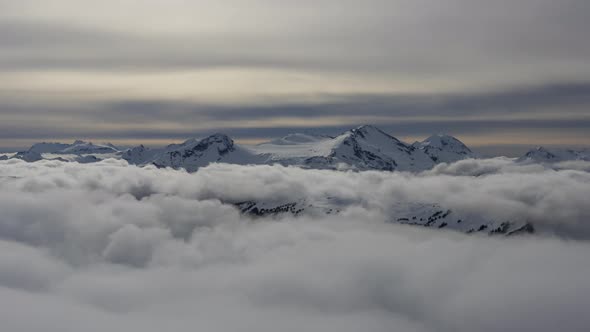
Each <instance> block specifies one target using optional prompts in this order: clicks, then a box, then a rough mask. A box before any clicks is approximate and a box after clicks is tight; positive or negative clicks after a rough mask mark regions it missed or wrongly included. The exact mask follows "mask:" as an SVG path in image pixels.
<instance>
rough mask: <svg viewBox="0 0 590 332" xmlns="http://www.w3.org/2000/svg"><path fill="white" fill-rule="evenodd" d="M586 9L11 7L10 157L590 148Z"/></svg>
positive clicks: (145, 0)
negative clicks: (216, 139)
mask: <svg viewBox="0 0 590 332" xmlns="http://www.w3.org/2000/svg"><path fill="white" fill-rule="evenodd" d="M588 31H590V2H589V1H587V0H561V1H554V0H495V1H490V0H488V1H482V0H444V1H441V0H411V1H410V0H407V1H406V0H363V1H361V0H338V1H331V0H314V1H312V0H300V1H286V0H272V1H271V0H247V1H246V0H243V1H240V0H229V1H214V0H190V1H189V0H167V1H163V0H141V1H140V0H102V1H86V0H85V1H80V0H53V1H39V0H0V45H1V47H0V148H1V149H9V148H22V147H25V146H27V145H29V144H30V143H32V142H35V141H39V140H62V141H67V140H72V139H75V138H84V139H94V140H99V141H103V140H108V141H112V142H114V143H119V144H134V143H137V142H144V143H148V144H163V143H164V142H166V143H167V142H170V141H175V140H180V139H184V138H188V137H194V136H201V135H205V134H207V133H211V132H215V131H223V132H226V133H228V134H230V135H232V136H234V138H236V139H237V140H238V141H240V142H243V143H254V142H258V141H260V140H263V139H265V138H269V137H275V136H280V135H283V134H286V133H288V132H292V131H299V130H303V128H305V129H309V128H312V130H314V131H317V132H326V133H336V132H338V131H341V130H344V129H347V128H350V127H353V126H357V125H360V124H365V123H369V124H377V125H379V126H380V127H382V128H383V129H385V130H386V131H388V132H389V133H391V134H392V135H394V136H397V137H399V138H402V139H406V140H408V141H412V140H414V139H421V138H424V137H426V136H428V135H429V134H432V133H439V132H447V133H450V134H453V135H456V136H457V137H459V138H460V139H462V140H463V141H465V143H467V144H469V145H471V146H478V147H481V148H482V149H484V148H486V146H487V147H488V148H490V146H496V147H497V146H502V145H504V146H506V149H507V150H508V148H509V146H510V147H512V148H514V147H516V146H518V147H528V146H534V145H541V144H542V145H567V146H584V145H586V146H588V145H590V134H588V132H589V129H590V43H589V42H588Z"/></svg>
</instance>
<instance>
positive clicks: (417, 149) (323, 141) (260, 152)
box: [20, 125, 473, 172]
mask: <svg viewBox="0 0 590 332" xmlns="http://www.w3.org/2000/svg"><path fill="white" fill-rule="evenodd" d="M27 152H29V153H30V155H29V156H28V157H26V158H27V159H28V160H31V161H35V160H40V159H39V157H38V156H37V155H36V154H40V155H41V156H42V158H43V157H45V158H53V159H55V158H56V157H61V158H62V159H65V160H69V161H77V162H82V163H87V162H96V161H100V160H101V159H104V158H122V159H124V160H126V161H127V162H128V163H130V164H133V165H140V166H143V165H148V164H152V165H156V166H158V167H172V168H177V169H178V168H184V169H186V170H187V171H189V172H194V171H196V170H197V169H198V168H200V167H204V166H207V165H208V164H210V163H213V162H221V163H233V164H240V165H246V164H281V165H285V166H298V167H303V168H312V169H352V170H383V171H411V172H418V171H423V170H427V169H430V168H432V167H433V166H434V165H435V164H436V163H439V162H452V161H456V160H459V159H465V158H469V157H473V153H472V152H471V150H469V148H467V147H466V146H465V145H464V144H463V143H461V142H460V141H459V140H457V139H455V138H453V137H451V136H442V135H435V136H431V137H429V138H428V139H426V140H425V141H423V142H420V143H415V144H413V145H410V144H406V143H404V142H402V141H400V140H398V139H397V138H395V137H393V136H391V135H389V134H387V133H385V132H383V131H382V130H380V129H378V128H376V127H374V126H369V125H365V126H361V127H358V128H355V129H351V130H348V131H346V132H344V133H342V134H340V135H338V136H336V137H332V136H326V135H311V134H302V133H294V134H290V135H287V136H285V137H282V138H279V139H275V140H273V141H270V142H267V143H263V144H259V145H257V146H252V147H246V146H240V145H238V144H235V143H234V141H233V140H232V139H231V138H230V137H228V136H227V135H224V134H214V135H211V136H209V137H205V138H191V139H189V140H187V141H185V142H184V143H181V144H171V145H169V146H167V147H164V148H155V149H151V148H148V147H145V146H144V145H140V146H137V147H133V148H130V149H128V150H125V151H123V152H122V151H119V149H118V148H116V147H115V146H113V145H112V144H93V143H91V142H84V141H76V142H74V143H73V144H64V143H38V144H35V145H33V146H32V147H31V148H30V149H29V151H27ZM43 154H45V155H46V156H43ZM56 155H57V156H56ZM68 155H69V156H68ZM91 155H93V156H94V155H96V156H95V158H91V157H88V156H91ZM75 156H86V158H79V157H75ZM20 158H21V159H22V158H24V157H23V156H21V157H20Z"/></svg>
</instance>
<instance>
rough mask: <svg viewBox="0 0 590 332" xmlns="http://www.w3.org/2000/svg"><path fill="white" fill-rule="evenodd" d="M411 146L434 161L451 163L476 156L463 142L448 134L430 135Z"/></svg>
mask: <svg viewBox="0 0 590 332" xmlns="http://www.w3.org/2000/svg"><path fill="white" fill-rule="evenodd" d="M413 146H414V147H415V148H417V149H419V150H422V151H424V153H426V154H427V155H428V156H429V157H430V159H432V160H433V161H434V162H435V163H453V162H456V161H459V160H463V159H469V158H475V157H476V156H475V153H473V151H471V150H470V149H469V148H468V147H467V146H466V145H465V144H463V142H461V141H459V140H458V139H456V138H455V137H453V136H449V135H442V134H438V135H432V136H430V137H428V138H427V139H425V140H424V141H422V142H416V143H414V144H413Z"/></svg>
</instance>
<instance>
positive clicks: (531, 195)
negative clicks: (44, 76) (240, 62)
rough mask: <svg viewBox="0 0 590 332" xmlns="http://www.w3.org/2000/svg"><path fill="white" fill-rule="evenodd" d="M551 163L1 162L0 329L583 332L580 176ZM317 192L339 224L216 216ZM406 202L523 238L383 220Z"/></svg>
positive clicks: (587, 245) (588, 211)
mask: <svg viewBox="0 0 590 332" xmlns="http://www.w3.org/2000/svg"><path fill="white" fill-rule="evenodd" d="M556 169H557V170H555V169H551V168H548V167H541V166H531V165H516V164H514V163H513V162H512V161H511V160H508V159H493V160H467V161H462V162H460V163H456V164H452V165H441V166H439V167H438V168H436V169H434V170H432V171H430V172H424V173H421V174H406V173H386V172H361V173H354V172H334V171H315V170H302V169H298V168H285V167H280V166H235V165H212V166H210V167H207V168H204V169H201V170H199V171H198V172H196V173H194V174H189V173H186V172H183V171H174V170H170V169H156V168H151V167H147V168H138V167H135V166H129V165H127V164H125V163H124V162H122V161H118V160H105V161H102V162H99V163H96V164H86V165H83V164H78V163H62V162H59V161H40V162H36V163H25V162H22V161H19V160H9V161H2V162H0V211H1V213H0V249H1V250H0V306H1V307H2V308H5V309H4V310H2V311H1V312H0V320H1V321H2V322H3V327H4V328H6V329H7V330H22V331H47V330H49V331H52V330H55V331H79V330H81V329H83V330H90V331H95V330H96V331H104V330H121V329H125V330H129V331H159V330H162V329H167V330H172V331H177V330H185V329H186V328H187V327H190V328H198V329H203V330H208V331H235V330H258V331H275V330H277V329H281V330H286V331H295V330H301V329H305V330H312V331H358V330H361V329H363V330H367V331H391V330H402V331H506V330H508V331H521V330H535V331H554V330H556V329H558V328H560V329H566V330H568V331H583V330H585V328H586V327H587V326H588V324H590V320H589V318H588V316H587V315H584V312H583V308H587V307H588V306H589V305H590V287H589V286H590V282H589V281H588V278H587V276H588V274H589V273H590V255H589V253H590V242H587V241H585V240H584V239H585V238H587V237H588V235H590V231H589V230H590V227H588V225H587V220H590V219H589V218H588V217H589V216H590V208H589V207H587V204H586V202H585V197H589V196H588V195H589V194H590V186H589V184H590V174H588V173H586V172H584V171H580V170H579V169H584V167H583V166H580V164H579V163H576V164H575V165H573V166H572V165H569V164H561V165H560V166H559V167H556ZM474 175H475V176H474ZM327 196H329V197H331V199H332V200H333V201H335V202H337V204H339V205H340V206H341V207H342V212H341V213H340V214H337V215H324V214H318V213H308V214H303V215H300V216H298V217H294V216H291V215H286V216H281V217H271V218H259V219H251V218H249V217H247V216H242V215H240V214H239V213H238V211H237V209H236V208H234V207H233V206H232V204H231V203H235V202H239V201H244V200H263V201H270V202H282V201H285V200H288V199H300V198H303V199H306V200H308V201H315V200H317V201H320V200H322V199H324V200H325V198H326V197H327ZM413 201H423V202H437V203H439V204H442V205H444V206H449V207H451V208H453V209H461V210H463V211H470V212H471V213H479V214H486V215H489V216H490V217H493V218H501V217H510V218H515V217H520V218H525V219H527V220H530V221H531V222H534V223H535V226H537V227H538V228H539V229H540V230H541V233H540V234H538V235H536V236H530V237H515V238H512V237H509V238H505V237H484V236H468V235H464V234H460V233H455V232H447V231H442V230H436V231H435V230H428V229H424V228H419V227H411V226H403V225H395V224H391V223H386V222H385V221H387V220H391V216H390V215H389V214H390V213H394V212H395V209H393V208H392V206H393V205H395V204H404V203H407V202H413ZM555 235H557V236H555ZM564 237H566V238H567V237H569V238H571V237H578V238H580V240H576V241H572V240H565V239H563V238H564ZM64 312H67V313H68V315H67V317H65V318H64ZM32 313H34V315H35V319H31V314H32Z"/></svg>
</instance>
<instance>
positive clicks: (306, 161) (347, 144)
mask: <svg viewBox="0 0 590 332" xmlns="http://www.w3.org/2000/svg"><path fill="white" fill-rule="evenodd" d="M294 137H295V138H296V139H293V138H294ZM254 149H255V150H256V151H257V152H258V153H259V154H261V155H267V156H269V158H268V160H267V163H279V164H283V165H297V166H302V167H308V168H321V169H337V168H340V167H341V166H344V167H348V168H353V169H357V170H387V171H393V170H399V171H420V170H426V169H429V168H432V166H434V162H433V161H432V160H431V159H430V158H429V157H428V156H427V155H426V154H424V153H423V152H422V151H419V150H418V149H416V148H415V147H413V146H411V145H408V144H406V143H403V142H401V141H400V140H398V139H397V138H395V137H393V136H390V135H388V134H386V133H385V132H383V131H382V130H380V129H378V128H376V127H374V126H368V125H366V126H361V127H358V128H355V129H352V130H349V131H347V132H345V133H343V134H341V135H339V136H336V137H334V138H331V137H319V136H309V135H304V134H292V135H289V136H287V137H284V138H282V139H280V140H278V141H272V142H269V143H265V144H260V145H258V146H256V147H255V148H254Z"/></svg>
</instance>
